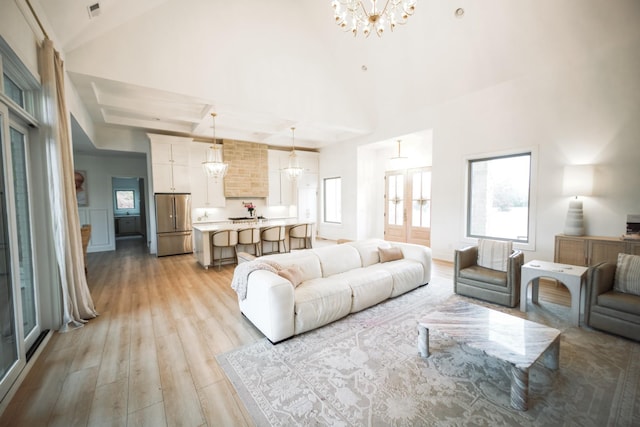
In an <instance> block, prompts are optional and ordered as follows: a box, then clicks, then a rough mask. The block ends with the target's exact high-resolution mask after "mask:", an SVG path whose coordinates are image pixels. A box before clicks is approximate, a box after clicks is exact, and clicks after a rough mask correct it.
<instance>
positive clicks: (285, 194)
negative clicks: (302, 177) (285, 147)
mask: <svg viewBox="0 0 640 427" xmlns="http://www.w3.org/2000/svg"><path fill="white" fill-rule="evenodd" d="M267 156H268V157H267V158H268V165H269V198H268V199H267V204H268V205H269V206H289V205H292V204H294V194H295V193H294V191H293V188H294V185H295V180H292V179H289V178H288V177H287V174H286V173H285V172H284V168H286V167H287V166H288V165H289V151H281V150H269V152H268V154H267Z"/></svg>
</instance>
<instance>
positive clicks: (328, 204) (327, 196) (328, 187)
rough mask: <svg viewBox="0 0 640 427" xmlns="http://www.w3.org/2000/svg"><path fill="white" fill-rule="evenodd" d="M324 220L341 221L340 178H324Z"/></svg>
mask: <svg viewBox="0 0 640 427" xmlns="http://www.w3.org/2000/svg"><path fill="white" fill-rule="evenodd" d="M323 187H324V222H334V223H340V222H342V178H339V177H338V178H325V179H324V182H323Z"/></svg>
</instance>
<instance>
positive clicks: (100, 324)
mask: <svg viewBox="0 0 640 427" xmlns="http://www.w3.org/2000/svg"><path fill="white" fill-rule="evenodd" d="M88 265H89V275H88V282H89V285H90V287H91V293H92V296H93V299H94V303H95V305H96V308H97V310H98V311H99V313H100V316H99V317H98V318H96V319H93V320H91V321H90V322H89V323H87V324H86V325H85V326H84V327H83V328H80V329H77V330H75V331H71V332H68V333H64V334H61V333H57V332H56V333H54V334H53V336H52V337H51V340H50V341H49V343H48V344H47V346H46V348H45V349H44V351H43V352H42V354H41V355H40V357H39V358H38V360H37V361H36V362H35V363H34V365H33V367H32V369H31V371H30V372H29V374H28V375H27V377H26V378H25V381H24V382H23V384H22V385H21V387H20V388H19V390H18V391H17V393H16V395H15V396H14V398H13V399H12V401H11V402H10V404H9V406H8V407H7V409H6V410H5V411H4V413H3V415H2V417H1V418H0V426H2V427H4V426H7V427H9V426H25V427H26V426H29V427H31V426H65V427H67V426H143V425H146V426H154V427H156V426H165V425H166V426H176V425H182V426H205V425H208V426H232V425H233V426H245V425H253V422H252V421H251V418H250V417H249V415H248V414H247V412H246V411H245V409H244V407H243V405H242V403H241V402H240V400H239V399H238V397H237V395H236V393H235V390H234V388H233V386H232V385H231V384H230V383H229V381H228V380H227V379H226V377H225V375H224V373H223V372H222V370H221V369H220V367H219V366H218V363H217V361H216V358H215V356H216V355H217V354H220V353H224V352H227V351H229V350H232V349H234V348H236V347H239V346H242V345H245V344H248V343H251V342H254V341H255V340H258V339H260V338H261V337H262V335H261V334H260V332H259V331H258V330H257V329H255V328H254V327H253V326H252V325H251V323H250V322H249V321H248V320H246V319H245V318H244V317H243V316H242V315H241V314H240V312H239V310H238V304H237V299H236V294H235V292H234V291H233V290H232V289H231V288H230V286H229V284H230V283H231V277H232V275H233V266H227V267H225V266H223V267H222V270H221V271H218V270H217V269H209V270H204V269H203V268H201V267H200V266H199V265H198V264H197V262H196V261H195V258H194V257H193V256H192V255H180V256H170V257H162V258H156V257H155V256H152V255H149V254H147V253H146V248H144V246H143V244H142V242H141V241H139V240H122V241H118V250H117V251H114V252H104V253H94V254H89V255H88ZM433 275H434V276H439V277H445V278H449V279H451V278H452V264H451V263H447V262H443V261H434V263H433ZM563 289H564V288H563V287H562V286H560V287H558V288H556V287H555V286H552V285H551V286H550V285H545V284H544V283H542V284H541V289H540V298H541V299H547V300H550V301H552V302H556V303H561V304H564V305H569V303H568V298H569V297H568V292H567V291H566V289H564V290H563Z"/></svg>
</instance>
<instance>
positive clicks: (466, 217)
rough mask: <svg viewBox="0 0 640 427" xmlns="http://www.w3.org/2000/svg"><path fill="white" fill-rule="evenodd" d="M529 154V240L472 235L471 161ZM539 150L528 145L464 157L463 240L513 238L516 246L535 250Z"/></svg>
mask: <svg viewBox="0 0 640 427" xmlns="http://www.w3.org/2000/svg"><path fill="white" fill-rule="evenodd" d="M527 154H528V155H529V156H530V157H529V160H530V169H529V207H528V224H527V234H528V240H527V241H526V242H525V241H517V240H512V239H505V238H501V237H491V236H478V235H471V233H470V223H471V217H470V209H471V199H470V198H471V184H472V183H471V163H472V162H474V161H481V160H493V159H502V158H508V157H518V156H522V155H527ZM537 164H538V150H537V147H528V148H520V149H511V150H504V151H498V152H487V153H479V154H474V155H469V156H466V157H465V158H464V165H463V168H464V174H465V191H464V193H463V195H462V197H463V199H464V201H463V205H464V214H463V216H462V221H463V224H462V230H463V238H462V240H463V241H464V242H465V243H468V244H477V242H478V240H479V239H482V238H486V239H494V240H511V241H513V246H514V248H517V249H521V250H530V251H535V248H536V233H535V231H536V223H537V217H536V212H537V209H536V199H537V182H538V177H537V170H538V166H537Z"/></svg>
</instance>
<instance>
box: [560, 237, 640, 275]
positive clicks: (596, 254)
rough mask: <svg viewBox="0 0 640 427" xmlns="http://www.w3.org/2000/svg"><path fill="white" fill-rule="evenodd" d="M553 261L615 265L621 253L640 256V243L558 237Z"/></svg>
mask: <svg viewBox="0 0 640 427" xmlns="http://www.w3.org/2000/svg"><path fill="white" fill-rule="evenodd" d="M555 243H556V244H555V253H554V257H553V261H554V262H556V263H559V264H570V265H579V266H582V267H589V266H592V265H595V264H598V263H599V262H602V261H606V262H610V263H613V264H615V263H616V262H617V260H618V254H619V253H625V254H633V255H640V241H635V240H622V239H621V238H620V237H598V236H567V235H564V234H558V235H556V242H555Z"/></svg>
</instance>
